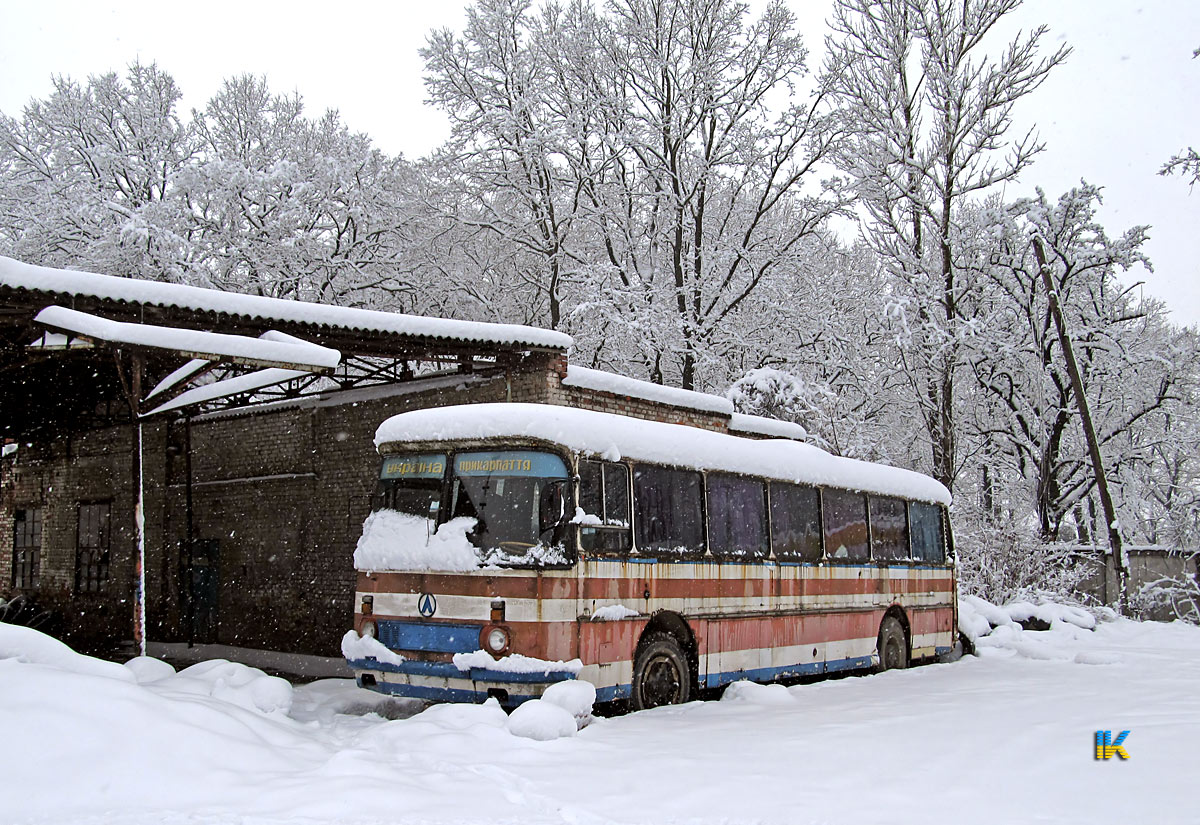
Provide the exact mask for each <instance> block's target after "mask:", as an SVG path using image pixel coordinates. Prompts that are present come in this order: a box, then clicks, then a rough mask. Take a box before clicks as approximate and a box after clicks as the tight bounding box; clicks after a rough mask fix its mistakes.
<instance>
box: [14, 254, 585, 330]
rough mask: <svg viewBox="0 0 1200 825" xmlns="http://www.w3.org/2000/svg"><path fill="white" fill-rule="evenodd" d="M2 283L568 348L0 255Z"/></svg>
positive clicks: (459, 324)
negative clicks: (63, 267)
mask: <svg viewBox="0 0 1200 825" xmlns="http://www.w3.org/2000/svg"><path fill="white" fill-rule="evenodd" d="M0 288H7V289H12V290H24V291H30V292H44V293H53V294H56V295H72V296H86V297H90V298H98V299H101V300H108V301H117V302H121V303H129V304H147V305H153V306H163V307H175V308H179V309H189V310H194V311H198V312H212V313H218V314H224V315H232V316H238V317H243V318H252V319H257V320H264V321H279V322H291V323H299V324H311V325H316V326H328V327H336V328H340V329H347V330H361V331H364V332H377V333H391V334H395V335H404V336H411V337H414V338H430V339H443V340H449V341H464V342H470V343H481V344H497V345H508V346H511V345H518V346H530V347H540V348H546V349H554V350H566V349H567V348H568V347H570V346H571V344H572V340H571V336H569V335H566V334H564V333H561V332H555V331H553V330H548V329H538V328H536V327H526V326H520V325H518V324H490V323H483V322H479V321H455V320H451V319H449V318H427V317H424V316H420V315H403V314H401V313H398V312H381V311H378V310H371V309H357V308H354V307H341V306H328V305H325V304H314V303H309V302H307V301H290V300H286V299H283V298H268V297H264V296H261V295H245V294H242V293H239V292H221V291H220V290H216V289H206V288H204V287H196V286H186V285H183V284H169V283H163V282H161V281H146V280H140V279H136V278H118V277H115V276H112V275H99V274H96V273H94V272H76V271H73V270H66V269H52V268H50V267H45V266H35V265H33V264H27V263H22V262H21V261H16V260H13V259H12V258H5V257H3V256H0Z"/></svg>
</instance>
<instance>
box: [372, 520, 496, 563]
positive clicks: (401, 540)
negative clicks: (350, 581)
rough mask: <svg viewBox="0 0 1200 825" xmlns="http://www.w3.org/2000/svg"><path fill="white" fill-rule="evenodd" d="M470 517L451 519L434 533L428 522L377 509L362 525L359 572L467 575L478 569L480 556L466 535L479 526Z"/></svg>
mask: <svg viewBox="0 0 1200 825" xmlns="http://www.w3.org/2000/svg"><path fill="white" fill-rule="evenodd" d="M476 523H477V522H476V520H475V519H473V518H470V517H469V516H459V517H458V518H452V519H450V520H449V521H448V522H446V523H445V524H443V525H441V526H440V527H439V528H438V529H437V531H436V532H435V533H433V534H432V535H430V533H429V519H427V518H425V517H424V516H415V515H412V514H411V513H401V512H399V511H398V510H376V511H375V512H374V513H371V515H369V516H367V520H366V521H364V522H363V532H362V537H361V538H359V540H358V546H357V547H355V548H354V567H355V568H356V569H358V570H439V571H447V572H459V573H461V572H466V571H468V570H476V569H478V568H479V556H478V555H477V554H476V551H475V548H474V547H473V546H472V545H471V542H470V541H468V540H467V533H468V532H470V531H471V530H472V529H473V528H474V527H475V525H476Z"/></svg>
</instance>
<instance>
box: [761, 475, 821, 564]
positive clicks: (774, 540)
mask: <svg viewBox="0 0 1200 825" xmlns="http://www.w3.org/2000/svg"><path fill="white" fill-rule="evenodd" d="M771 546H772V547H774V548H775V558H777V559H779V560H780V561H807V562H818V561H820V560H821V494H820V493H819V492H818V491H817V488H816V487H801V486H800V485H798V484H779V483H776V482H771Z"/></svg>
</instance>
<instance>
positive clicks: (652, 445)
mask: <svg viewBox="0 0 1200 825" xmlns="http://www.w3.org/2000/svg"><path fill="white" fill-rule="evenodd" d="M497 438H534V439H539V440H543V441H549V442H553V443H557V444H562V445H563V446H565V447H567V448H568V449H570V450H575V451H578V452H582V453H587V454H591V455H609V456H611V455H613V454H614V452H615V453H616V454H618V455H620V456H622V457H624V458H632V459H635V460H640V461H646V462H652V463H657V464H668V465H675V466H687V467H696V468H698V469H703V470H724V471H728V472H735V473H744V474H746V475H755V476H762V477H765V478H771V479H775V480H778V481H789V482H794V483H802V484H813V485H825V486H829V487H839V488H842V489H848V490H857V491H861V492H866V493H876V494H880V495H894V496H901V497H904V498H909V499H915V500H917V501H926V502H931V503H936V504H946V505H948V504H950V492H949V491H948V490H947V489H946V488H945V487H944V486H943V485H942V484H940V483H939V482H937V481H936V480H934V479H932V478H930V477H929V476H926V475H923V474H921V473H917V472H914V471H912V470H904V469H901V468H899V467H889V466H886V465H883V464H872V463H870V462H866V461H859V460H857V459H853V458H842V457H840V456H834V455H830V454H829V453H827V452H825V451H824V450H822V449H820V448H818V447H814V446H813V445H811V444H805V443H801V442H798V441H785V440H775V439H772V440H766V441H764V440H759V439H751V438H743V437H740V436H736V435H729V434H727V433H718V432H713V431H711V430H703V429H700V428H699V427H689V426H687V425H683V424H665V423H662V422H658V421H649V420H645V419H641V418H630V417H628V416H623V415H615V414H613V413H604V412H596V411H594V410H581V409H577V408H574V407H562V406H557V405H549V404H525V403H489V404H467V405H458V406H448V407H430V408H426V409H420V410H412V411H410V412H406V413H401V414H399V415H395V416H392V417H391V418H389V419H387V420H386V421H384V422H383V423H382V424H380V425H379V428H378V429H377V430H376V432H375V446H376V448H381V447H382V446H383V445H385V444H394V443H397V442H406V441H412V442H431V441H446V440H459V439H464V440H465V439H471V440H482V439H497Z"/></svg>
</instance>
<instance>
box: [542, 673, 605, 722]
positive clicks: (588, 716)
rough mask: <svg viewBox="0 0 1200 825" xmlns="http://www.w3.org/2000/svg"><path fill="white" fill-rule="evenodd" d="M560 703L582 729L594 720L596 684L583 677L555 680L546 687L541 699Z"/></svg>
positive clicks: (551, 702) (555, 703) (553, 703)
mask: <svg viewBox="0 0 1200 825" xmlns="http://www.w3.org/2000/svg"><path fill="white" fill-rule="evenodd" d="M539 701H542V702H549V703H550V704H552V705H558V706H559V707H560V708H562V709H563V710H565V711H566V712H567V713H569V714H571V717H572V718H573V719H574V720H575V724H576V726H577V727H578V728H579V729H580V730H582V729H583V728H585V727H587V726H588V725H589V724H590V723H591V721H592V706H593V705H595V704H596V686H595V685H593V684H592V683H591V682H585V681H583V680H582V679H570V680H568V681H565V682H555V683H554V684H553V685H551V686H550V687H548V688H546V692H545V693H543V694H542V698H541V699H540V700H539Z"/></svg>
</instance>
